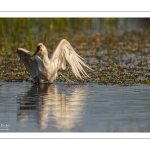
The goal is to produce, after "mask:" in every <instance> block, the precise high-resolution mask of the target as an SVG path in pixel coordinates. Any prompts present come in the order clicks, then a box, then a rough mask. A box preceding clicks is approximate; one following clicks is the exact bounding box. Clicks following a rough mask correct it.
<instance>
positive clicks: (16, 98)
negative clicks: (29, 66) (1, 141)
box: [0, 82, 150, 132]
mask: <svg viewBox="0 0 150 150" xmlns="http://www.w3.org/2000/svg"><path fill="white" fill-rule="evenodd" d="M149 97H150V86H148V85H140V86H122V87H121V86H118V85H98V84H96V83H89V84H86V85H72V86H68V85H67V84H66V83H65V82H55V83H54V84H49V85H48V84H42V85H33V84H31V83H28V82H22V83H19V82H18V83H6V82H1V83H0V125H1V126H0V129H1V130H0V132H134V131H137V132H148V131H150V98H149ZM4 125H5V127H4ZM6 125H7V126H6ZM2 129H3V130H2ZM4 129H5V130H4ZM6 129H7V130H6Z"/></svg>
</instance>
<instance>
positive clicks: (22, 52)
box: [17, 48, 44, 78]
mask: <svg viewBox="0 0 150 150" xmlns="http://www.w3.org/2000/svg"><path fill="white" fill-rule="evenodd" d="M17 53H18V55H19V57H20V63H24V65H25V67H26V69H27V71H28V72H29V73H30V75H31V77H32V78H36V77H39V75H40V74H43V68H44V66H43V62H42V60H41V58H40V57H39V56H35V59H34V60H30V57H31V56H32V55H33V53H32V52H30V51H28V50H26V49H23V48H18V49H17Z"/></svg>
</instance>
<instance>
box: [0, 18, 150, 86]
mask: <svg viewBox="0 0 150 150" xmlns="http://www.w3.org/2000/svg"><path fill="white" fill-rule="evenodd" d="M117 21H118V20H117V19H107V20H106V22H108V23H109V24H110V25H111V24H112V23H113V22H114V23H115V24H116V23H117ZM4 22H5V26H4ZM33 22H34V23H35V24H37V23H38V18H37V19H34V20H33V19H32V18H31V19H29V18H27V19H22V18H16V19H13V21H12V22H11V23H12V24H13V25H14V26H12V27H11V25H10V21H9V19H5V20H3V21H2V19H0V26H1V27H0V28H1V30H0V35H1V37H0V43H1V44H0V48H1V51H0V81H7V82H18V81H20V82H21V81H28V82H30V76H29V74H28V73H27V71H26V68H25V67H24V65H21V64H20V63H19V57H18V55H17V53H16V50H17V48H18V47H23V48H26V49H29V50H31V51H35V49H34V48H35V46H36V43H39V42H43V43H44V44H45V45H47V49H48V51H49V53H51V52H53V51H54V49H55V48H56V46H57V44H58V43H59V42H60V40H61V39H64V38H65V39H67V40H68V41H69V42H70V43H71V45H72V46H73V47H74V49H75V50H76V51H77V53H78V54H79V55H81V56H82V57H83V58H84V59H85V61H86V64H87V65H88V66H90V67H91V68H92V69H93V70H94V72H91V71H89V70H86V72H87V73H88V75H89V76H90V78H84V79H83V80H81V79H78V78H75V76H74V75H73V73H72V72H71V68H69V65H68V66H67V69H66V70H60V72H61V73H62V74H63V75H64V76H66V77H67V78H68V79H69V80H72V81H74V82H75V83H78V84H86V83H90V82H94V83H97V84H112V85H113V84H118V85H121V86H124V85H136V84H148V85H149V84H150V54H149V51H150V38H149V35H150V30H149V29H139V30H132V31H130V32H125V33H123V34H118V35H112V34H102V33H97V34H96V35H91V34H86V33H83V32H82V33H80V32H77V30H79V29H78V27H77V23H79V24H81V23H83V24H86V25H87V26H89V23H91V20H90V19H88V18H87V20H86V19H83V20H80V19H76V20H75V19H69V18H66V19H64V20H62V19H61V18H57V19H55V18H53V19H51V20H50V19H45V18H43V19H42V21H41V24H40V26H35V27H34V28H33V26H34V23H33ZM73 22H74V23H73ZM53 24H56V26H54V25H53ZM59 24H61V25H62V26H64V24H66V27H65V28H60V29H59ZM6 26H9V27H10V29H11V30H14V29H15V30H17V29H18V30H17V31H16V32H14V33H13V32H12V31H11V30H10V31H7V30H6ZM42 26H45V27H47V28H46V30H43V28H42ZM70 26H73V27H70ZM17 27H18V28H17ZM31 27H32V28H31ZM72 28H73V29H76V30H71V29H72ZM23 30H24V32H22V31H23ZM39 30H40V32H38V31H39ZM56 30H58V32H55V31H56ZM112 30H113V29H112ZM63 31H65V33H64V32H63ZM74 31H76V32H74ZM33 39H34V40H33ZM10 41H11V42H10ZM85 69H86V68H85ZM57 81H64V78H63V77H62V76H61V75H59V76H58V78H57Z"/></svg>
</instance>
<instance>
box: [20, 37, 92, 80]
mask: <svg viewBox="0 0 150 150" xmlns="http://www.w3.org/2000/svg"><path fill="white" fill-rule="evenodd" d="M38 51H40V52H41V54H42V56H43V59H41V58H40V57H39V56H36V54H37V52H38ZM17 53H18V55H19V57H20V62H21V63H24V65H25V67H26V69H27V71H28V72H29V73H30V75H31V77H32V78H33V79H34V80H35V81H36V82H38V83H43V82H47V81H48V82H49V83H52V82H53V81H54V80H55V79H56V77H57V71H58V70H59V69H61V68H62V69H63V70H64V69H65V68H66V60H67V61H68V63H69V64H70V65H71V68H72V71H73V73H74V75H75V76H76V77H79V78H80V79H82V77H81V74H82V75H83V76H84V77H89V76H88V75H87V73H86V72H85V70H84V69H83V67H82V66H84V67H87V68H88V69H90V70H92V69H91V68H89V67H88V66H87V65H86V64H85V63H84V62H83V61H82V60H83V58H82V57H80V56H79V55H78V54H77V53H76V52H75V51H74V49H73V48H72V46H71V45H70V43H69V42H68V41H67V40H66V39H63V40H61V41H60V43H59V44H58V46H57V48H56V50H55V51H54V52H53V53H52V55H51V57H50V58H49V57H48V52H47V49H46V47H45V46H44V45H43V44H42V43H39V44H37V49H36V51H35V53H34V54H33V53H32V52H30V51H28V50H26V49H23V48H18V49H17ZM80 73H81V74H80Z"/></svg>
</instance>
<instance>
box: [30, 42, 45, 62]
mask: <svg viewBox="0 0 150 150" xmlns="http://www.w3.org/2000/svg"><path fill="white" fill-rule="evenodd" d="M39 51H40V52H41V54H42V55H44V54H46V53H47V49H46V47H45V46H44V45H43V44H42V43H38V44H37V47H36V51H35V52H34V54H33V55H32V56H31V57H30V59H31V60H34V58H35V55H36V54H37V53H38V52H39Z"/></svg>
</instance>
